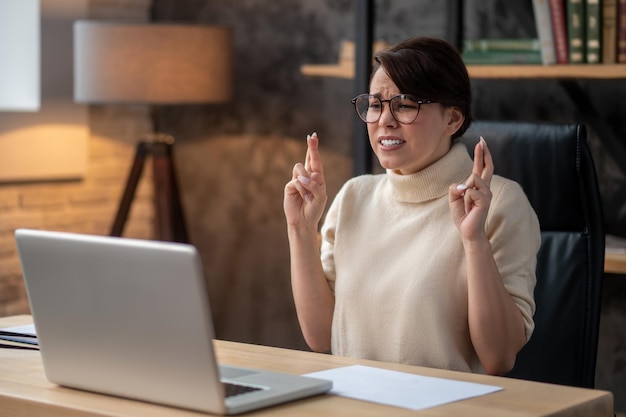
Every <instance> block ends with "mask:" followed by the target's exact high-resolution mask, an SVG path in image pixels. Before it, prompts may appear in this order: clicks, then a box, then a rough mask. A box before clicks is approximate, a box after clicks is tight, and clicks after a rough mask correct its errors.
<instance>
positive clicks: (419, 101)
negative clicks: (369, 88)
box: [350, 93, 436, 125]
mask: <svg viewBox="0 0 626 417" xmlns="http://www.w3.org/2000/svg"><path fill="white" fill-rule="evenodd" d="M361 98H366V99H367V100H368V102H369V101H370V100H371V99H372V98H375V99H376V100H378V101H379V102H380V107H381V110H380V113H379V114H378V117H377V118H376V120H372V121H371V122H368V121H367V120H365V119H364V118H363V116H361V113H359V109H358V107H357V104H356V103H357V101H358V100H359V99H361ZM398 98H405V99H409V100H411V101H413V102H415V103H416V104H417V113H415V117H414V118H413V120H411V121H410V122H401V121H400V120H398V118H397V117H396V114H395V113H394V110H393V107H392V106H391V101H392V100H394V99H398ZM350 102H351V103H352V104H354V110H355V111H356V114H357V115H358V116H359V119H361V120H362V121H363V122H364V123H368V124H371V123H377V122H378V121H379V120H380V116H381V115H382V114H383V110H382V107H383V104H384V103H389V111H390V112H391V116H392V117H393V119H394V120H395V121H396V122H398V123H400V124H403V125H410V124H411V123H413V122H414V121H415V119H417V116H419V114H420V110H421V109H422V105H423V104H432V103H436V101H433V100H425V99H420V98H417V97H415V96H412V95H411V94H396V95H395V96H393V97H391V98H389V99H388V100H383V99H382V98H380V97H378V96H377V95H374V94H367V93H363V94H359V95H358V96H356V97H354V98H353V99H352V100H350Z"/></svg>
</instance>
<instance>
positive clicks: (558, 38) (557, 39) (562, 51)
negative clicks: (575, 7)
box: [549, 0, 626, 64]
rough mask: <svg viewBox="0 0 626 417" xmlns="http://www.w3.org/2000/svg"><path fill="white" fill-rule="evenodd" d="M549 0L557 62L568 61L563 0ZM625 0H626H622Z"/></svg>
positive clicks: (564, 62) (565, 62)
mask: <svg viewBox="0 0 626 417" xmlns="http://www.w3.org/2000/svg"><path fill="white" fill-rule="evenodd" d="M549 1H550V20H551V21H552V33H553V34H554V51H555V54H556V62H557V64H567V63H568V62H569V52H568V41H567V18H566V15H565V1H564V0H549ZM624 1H626V0H624Z"/></svg>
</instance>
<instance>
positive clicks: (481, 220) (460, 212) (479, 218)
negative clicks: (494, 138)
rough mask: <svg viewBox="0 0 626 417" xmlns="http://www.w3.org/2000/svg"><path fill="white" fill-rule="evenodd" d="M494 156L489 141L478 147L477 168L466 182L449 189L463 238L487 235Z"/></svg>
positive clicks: (454, 215) (470, 238)
mask: <svg viewBox="0 0 626 417" xmlns="http://www.w3.org/2000/svg"><path fill="white" fill-rule="evenodd" d="M491 177H493V159H492V158H491V153H490V152H489V148H488V147H487V143H486V142H485V140H484V139H483V138H482V136H481V137H480V141H479V142H478V143H477V144H476V147H475V148H474V167H473V169H472V174H471V175H470V176H469V178H467V180H466V181H465V183H464V184H452V185H451V186H450V188H449V190H448V197H449V203H450V212H451V213H452V219H453V220H454V224H455V225H456V226H457V228H458V229H459V231H460V232H461V236H462V238H463V240H466V241H473V240H476V239H478V238H481V237H484V236H485V221H486V219H487V212H488V211H489V205H490V204H491V189H490V188H489V185H490V184H491Z"/></svg>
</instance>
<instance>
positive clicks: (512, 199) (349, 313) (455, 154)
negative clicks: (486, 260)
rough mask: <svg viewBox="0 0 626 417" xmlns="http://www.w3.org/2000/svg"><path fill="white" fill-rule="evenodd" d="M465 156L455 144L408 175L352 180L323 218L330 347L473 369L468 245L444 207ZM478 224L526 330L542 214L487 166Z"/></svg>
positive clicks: (466, 171)
mask: <svg viewBox="0 0 626 417" xmlns="http://www.w3.org/2000/svg"><path fill="white" fill-rule="evenodd" d="M471 171H472V160H471V158H470V157H469V155H468V153H467V149H466V148H465V146H464V145H462V144H456V145H454V146H453V147H452V149H451V150H450V152H448V154H446V155H445V156H444V157H443V158H442V159H440V160H439V161H437V162H436V163H434V164H432V165H431V166H429V167H427V168H426V169H424V170H422V171H420V172H418V173H416V174H412V175H406V176H403V175H398V174H396V173H394V172H392V171H388V172H387V173H386V174H381V175H364V176H360V177H356V178H353V179H351V180H349V181H348V182H347V183H346V184H345V185H344V186H343V188H342V189H341V190H340V192H339V193H338V194H337V196H336V198H335V200H334V201H333V203H332V204H331V206H330V208H329V211H328V213H327V215H326V219H325V222H324V226H323V228H322V238H323V240H322V249H321V259H322V264H323V267H324V272H325V274H326V278H327V280H328V282H329V285H330V286H331V288H332V289H333V291H334V293H335V311H334V316H333V324H332V352H333V354H336V355H341V356H351V357H359V358H368V359H374V360H381V361H387V362H398V363H406V364H412V365H421V366H429V367H435V368H443V369H452V370H458V371H468V372H480V373H484V369H483V367H482V365H481V364H480V362H479V360H478V357H477V356H476V352H475V351H474V348H473V346H472V343H471V340H470V336H469V328H468V317H467V307H468V306H467V274H466V266H465V254H464V251H463V245H462V242H461V237H460V234H459V231H458V229H457V228H456V226H455V225H454V222H453V220H452V217H451V214H450V209H449V207H448V187H449V186H450V184H452V183H455V182H456V183H462V182H464V181H465V180H466V179H467V177H468V176H469V175H470V173H471ZM491 191H492V194H493V197H492V201H491V206H490V210H489V214H488V217H487V221H486V225H485V228H486V230H487V236H488V237H489V240H490V241H491V245H492V247H493V253H494V257H495V260H496V263H497V265H498V269H499V271H500V274H501V276H502V279H503V282H504V285H505V287H506V288H507V290H508V291H509V293H510V294H511V296H512V297H513V299H514V301H515V303H516V304H517V305H518V307H519V309H520V311H521V312H522V315H523V316H524V321H525V325H526V335H527V337H530V335H531V334H532V331H533V329H534V322H533V319H532V316H533V314H534V309H535V303H534V299H533V289H534V286H535V265H536V254H537V251H538V249H539V245H540V233H539V223H538V221H537V217H536V215H535V213H534V211H533V209H532V208H531V206H530V204H529V202H528V199H527V198H526V196H525V194H524V192H523V190H522V189H521V187H520V186H519V185H518V184H517V183H515V182H513V181H510V180H507V179H505V178H502V177H499V176H494V177H493V179H492V181H491Z"/></svg>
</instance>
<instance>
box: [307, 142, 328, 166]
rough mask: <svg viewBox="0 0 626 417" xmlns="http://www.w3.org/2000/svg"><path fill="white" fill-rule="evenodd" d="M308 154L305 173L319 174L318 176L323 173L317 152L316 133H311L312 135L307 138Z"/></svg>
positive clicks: (320, 158) (320, 159)
mask: <svg viewBox="0 0 626 417" xmlns="http://www.w3.org/2000/svg"><path fill="white" fill-rule="evenodd" d="M307 143H308V145H309V146H308V152H307V157H308V159H307V162H308V163H309V166H308V169H307V171H309V172H319V173H320V174H323V173H324V167H323V166H322V157H321V156H320V152H319V138H318V137H317V133H315V132H313V134H312V135H311V136H310V137H309V138H308V140H307Z"/></svg>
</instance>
